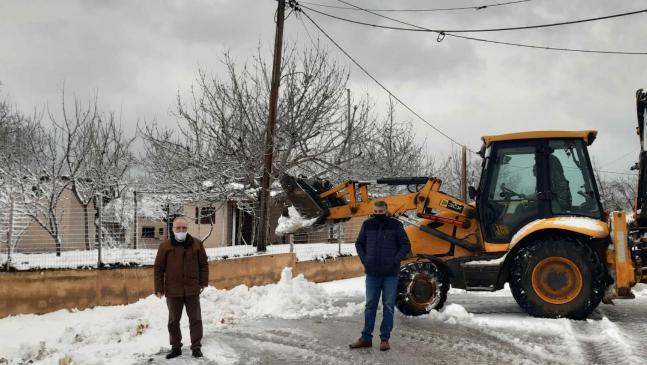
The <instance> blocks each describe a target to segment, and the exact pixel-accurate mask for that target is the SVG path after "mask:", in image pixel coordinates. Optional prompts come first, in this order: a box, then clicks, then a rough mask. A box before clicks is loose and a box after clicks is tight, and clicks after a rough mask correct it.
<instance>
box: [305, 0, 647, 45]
mask: <svg viewBox="0 0 647 365" xmlns="http://www.w3.org/2000/svg"><path fill="white" fill-rule="evenodd" d="M300 6H301V7H302V8H305V9H308V10H310V11H313V12H315V13H317V14H320V15H323V16H326V17H330V18H333V19H337V20H341V21H345V22H349V23H354V24H358V25H364V26H369V27H374V28H382V29H391V30H412V31H423V30H424V31H428V32H433V33H436V34H438V39H437V40H438V42H440V41H442V40H443V38H444V37H445V36H449V37H454V38H459V39H465V40H470V41H475V42H483V43H492V44H499V45H505V46H514V47H521V48H531V49H541V50H547V51H560V52H574V53H594V54H616V55H641V56H645V55H647V52H631V51H609V50H592V49H581V48H565V47H552V46H540V45H533V44H525V43H515V42H505V41H496V40H492V39H485V38H477V37H470V36H464V35H459V34H451V33H444V32H441V31H435V30H432V29H428V28H425V27H422V26H418V25H415V24H411V23H407V22H404V21H401V20H398V19H394V18H392V17H388V16H385V15H382V14H377V13H374V12H371V11H370V10H365V9H361V8H360V9H361V10H364V11H366V12H368V13H371V14H373V15H376V16H379V17H382V18H386V19H390V20H392V21H395V22H398V23H402V24H407V25H410V26H413V27H416V28H418V29H419V30H417V29H415V28H401V27H389V26H383V25H379V24H373V23H366V22H361V21H357V20H353V19H348V18H343V17H340V16H336V15H332V14H328V13H325V12H322V11H319V10H316V9H312V8H310V7H307V6H305V5H300ZM302 12H303V10H302Z"/></svg>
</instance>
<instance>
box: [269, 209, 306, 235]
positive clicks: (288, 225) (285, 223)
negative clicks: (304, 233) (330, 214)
mask: <svg viewBox="0 0 647 365" xmlns="http://www.w3.org/2000/svg"><path fill="white" fill-rule="evenodd" d="M288 214H289V217H285V216H280V217H279V225H278V226H277V227H276V229H275V230H274V232H275V233H276V235H277V236H282V235H285V234H289V233H294V232H296V231H297V230H299V229H301V228H305V227H310V226H312V225H313V224H315V222H316V221H317V218H312V219H305V218H303V217H301V214H299V212H298V211H297V210H296V208H295V207H293V206H290V207H289V208H288Z"/></svg>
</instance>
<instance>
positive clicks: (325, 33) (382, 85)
mask: <svg viewBox="0 0 647 365" xmlns="http://www.w3.org/2000/svg"><path fill="white" fill-rule="evenodd" d="M301 14H303V15H304V16H305V17H306V18H308V20H309V21H310V22H311V23H312V24H313V25H314V26H315V27H316V28H317V29H319V31H320V32H321V33H322V34H323V35H324V36H325V37H326V38H328V40H329V41H330V42H331V43H332V44H333V45H335V47H337V49H339V50H340V51H341V52H342V53H343V54H344V55H345V56H346V57H348V59H349V60H351V62H353V64H355V66H357V67H358V68H359V69H360V70H362V72H364V74H365V75H366V76H368V77H369V78H370V79H371V80H373V81H374V82H375V83H376V84H378V85H379V86H380V87H381V88H382V89H383V90H384V91H386V92H387V94H389V95H390V96H391V97H392V98H393V99H395V100H397V101H398V102H399V103H400V104H402V106H404V107H405V108H406V109H407V110H408V111H409V112H411V113H412V114H413V115H415V116H416V117H417V118H418V119H420V120H421V121H422V122H424V123H425V124H427V125H428V126H430V127H431V128H433V129H434V130H435V131H436V132H438V133H440V134H441V135H442V136H444V137H445V138H447V139H449V140H450V141H452V142H453V143H455V144H456V145H458V146H464V144H462V143H460V142H458V141H457V140H455V139H454V138H452V137H451V136H449V135H448V134H446V133H445V132H443V131H442V130H440V129H439V128H438V127H436V126H435V125H433V124H432V123H430V122H428V121H427V120H426V119H425V118H423V117H422V116H421V115H420V114H418V113H417V112H416V111H415V110H413V109H412V108H411V107H409V106H408V105H407V104H406V103H405V102H404V101H402V100H401V99H400V98H399V97H397V96H396V95H395V94H393V93H392V92H391V91H390V90H389V89H388V88H387V87H386V86H384V84H382V83H381V82H380V81H378V80H377V79H376V78H375V77H374V76H373V75H372V74H371V73H370V72H368V71H367V70H366V69H365V68H364V67H363V66H362V65H361V64H359V62H357V61H356V60H355V58H353V56H351V55H350V54H349V53H348V52H346V50H345V49H344V48H343V47H342V46H341V45H339V43H337V42H336V41H335V40H334V39H333V38H332V37H331V36H330V35H329V34H328V33H327V32H326V31H325V30H323V28H321V27H320V26H319V24H317V22H315V21H314V20H313V19H312V18H311V17H310V16H309V15H308V14H307V13H305V12H304V11H301ZM468 150H469V151H470V152H472V153H476V152H475V151H473V150H471V149H469V148H468Z"/></svg>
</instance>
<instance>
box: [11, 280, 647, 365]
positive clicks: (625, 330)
mask: <svg viewBox="0 0 647 365" xmlns="http://www.w3.org/2000/svg"><path fill="white" fill-rule="evenodd" d="M636 292H637V294H638V297H637V299H635V300H629V301H617V305H615V306H609V305H602V306H600V307H599V309H598V310H596V312H595V313H594V315H593V316H592V318H590V319H589V320H587V321H571V320H567V319H554V320H551V319H538V318H532V317H528V316H527V315H525V314H524V313H522V312H521V311H520V310H519V308H518V307H517V305H516V303H515V301H514V299H513V298H512V296H511V295H510V293H509V291H507V290H505V291H500V292H496V293H466V292H464V291H461V290H452V291H451V292H450V297H449V300H448V305H447V306H446V307H445V309H444V310H443V311H441V312H432V314H430V315H428V316H422V317H404V316H402V315H400V314H397V315H396V327H395V329H394V332H393V335H392V349H391V351H389V352H387V353H381V352H380V351H379V350H378V349H377V348H375V347H374V348H372V349H362V350H354V351H350V350H348V348H347V345H348V343H349V342H351V341H352V340H354V339H355V338H356V337H357V336H358V334H359V331H360V329H361V326H362V305H363V279H362V278H357V279H349V280H343V281H338V282H332V283H325V284H313V283H309V282H307V281H305V280H303V279H302V278H291V277H290V275H289V273H288V272H286V273H285V275H284V277H283V279H282V280H281V282H280V283H278V284H273V285H268V286H265V287H256V288H245V287H238V288H235V289H232V290H229V291H224V290H216V289H209V290H207V291H206V292H205V294H203V299H202V303H203V319H204V325H205V338H204V341H203V351H204V353H205V356H206V357H205V359H203V360H201V361H199V362H195V361H193V359H192V358H191V357H190V356H189V354H188V350H186V354H185V355H184V356H183V357H182V358H180V359H176V360H173V361H166V360H164V359H163V353H164V352H165V351H167V350H168V347H167V346H166V339H167V337H166V336H167V335H166V328H165V320H166V308H165V305H164V302H163V301H161V300H157V299H156V298H154V297H149V298H146V299H144V300H142V301H140V302H137V303H135V304H132V305H129V306H119V307H104V308H96V309H93V310H86V311H80V312H74V313H70V312H68V311H59V312H56V313H51V314H48V315H44V316H17V317H11V318H5V319H1V320H0V364H3V363H8V364H20V363H27V362H29V361H32V362H33V363H42V364H57V363H58V361H59V360H60V359H61V358H64V357H65V356H67V357H68V358H70V359H72V360H73V363H74V364H150V363H161V364H165V363H168V364H193V363H198V364H304V363H306V364H393V363H406V364H430V363H432V364H444V363H447V364H450V363H451V364H500V363H506V364H507V363H517V364H641V363H645V359H647V347H646V346H644V345H641V344H643V343H644V342H645V340H647V287H645V286H641V287H639V288H638V289H637V290H636ZM378 324H379V322H378ZM183 325H184V327H183V332H184V333H185V334H186V335H185V338H186V337H188V328H187V324H186V320H185V321H184V322H183ZM376 342H377V341H376Z"/></svg>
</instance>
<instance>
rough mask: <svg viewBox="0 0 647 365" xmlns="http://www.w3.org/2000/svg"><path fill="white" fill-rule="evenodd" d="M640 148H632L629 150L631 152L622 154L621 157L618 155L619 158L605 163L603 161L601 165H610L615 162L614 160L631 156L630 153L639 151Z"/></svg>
mask: <svg viewBox="0 0 647 365" xmlns="http://www.w3.org/2000/svg"><path fill="white" fill-rule="evenodd" d="M638 149H639V148H634V149H633V150H631V151H629V152H627V153H625V154H624V155H622V156H620V157H618V158H614V159H613V160H611V161H609V162H605V163H603V164H602V165H600V167H604V166H608V165H610V164H612V163H614V162H616V161H618V160H620V159H622V158H624V157H627V156H629V155H630V154H632V153H635V152H637V151H638Z"/></svg>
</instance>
